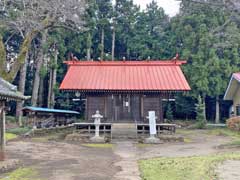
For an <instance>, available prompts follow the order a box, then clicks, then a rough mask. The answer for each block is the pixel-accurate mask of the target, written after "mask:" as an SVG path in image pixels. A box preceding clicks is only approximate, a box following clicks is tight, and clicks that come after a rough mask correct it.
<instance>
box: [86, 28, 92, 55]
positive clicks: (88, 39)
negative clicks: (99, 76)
mask: <svg viewBox="0 0 240 180" xmlns="http://www.w3.org/2000/svg"><path fill="white" fill-rule="evenodd" d="M91 42H92V40H91V33H90V32H89V33H88V38H87V60H91V46H92V43H91Z"/></svg>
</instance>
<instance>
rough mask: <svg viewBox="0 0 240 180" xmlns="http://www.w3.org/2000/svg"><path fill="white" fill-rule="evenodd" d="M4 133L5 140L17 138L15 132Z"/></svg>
mask: <svg viewBox="0 0 240 180" xmlns="http://www.w3.org/2000/svg"><path fill="white" fill-rule="evenodd" d="M5 135H6V140H7V141H9V140H12V139H16V138H17V135H16V134H12V133H6V134H5Z"/></svg>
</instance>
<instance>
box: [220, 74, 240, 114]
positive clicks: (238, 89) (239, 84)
mask: <svg viewBox="0 0 240 180" xmlns="http://www.w3.org/2000/svg"><path fill="white" fill-rule="evenodd" d="M223 99H224V100H230V101H232V102H233V105H232V107H231V108H230V112H229V113H230V114H231V115H233V116H240V72H237V73H233V74H232V77H231V79H230V81H229V84H228V87H227V90H226V92H225V95H224V98H223Z"/></svg>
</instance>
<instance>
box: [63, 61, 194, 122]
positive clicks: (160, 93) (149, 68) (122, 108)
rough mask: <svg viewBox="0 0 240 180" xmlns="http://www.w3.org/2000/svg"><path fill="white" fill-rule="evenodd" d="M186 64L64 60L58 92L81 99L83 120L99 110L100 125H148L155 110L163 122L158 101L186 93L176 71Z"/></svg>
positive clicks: (185, 84)
mask: <svg viewBox="0 0 240 180" xmlns="http://www.w3.org/2000/svg"><path fill="white" fill-rule="evenodd" d="M185 63H186V61H181V60H178V59H174V60H156V61H150V60H146V61H67V62H66V64H67V65H68V71H67V74H66V75H65V77H64V79H63V81H62V84H61V86H60V90H62V91H67V92H74V93H75V94H76V96H78V97H80V96H81V97H82V99H85V100H86V102H85V109H86V111H85V120H86V121H88V122H90V121H92V115H93V114H95V112H96V110H99V111H100V113H101V114H102V115H103V121H104V122H111V123H114V122H115V123H116V122H130V123H131V122H132V123H144V122H148V120H147V119H146V116H147V115H148V111H155V112H156V115H157V117H158V118H157V122H159V123H160V122H163V109H162V104H163V103H162V102H163V101H164V100H168V99H170V98H173V97H174V95H175V94H176V93H177V92H185V91H189V90H190V86H189V84H188V82H187V80H186V78H185V76H184V74H183V72H182V70H181V68H180V66H181V65H182V64H185Z"/></svg>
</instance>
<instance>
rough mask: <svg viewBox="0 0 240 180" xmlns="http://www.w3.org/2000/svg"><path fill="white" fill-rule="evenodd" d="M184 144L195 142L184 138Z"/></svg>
mask: <svg viewBox="0 0 240 180" xmlns="http://www.w3.org/2000/svg"><path fill="white" fill-rule="evenodd" d="M183 142H185V143H191V142H193V140H192V139H190V138H184V140H183Z"/></svg>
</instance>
